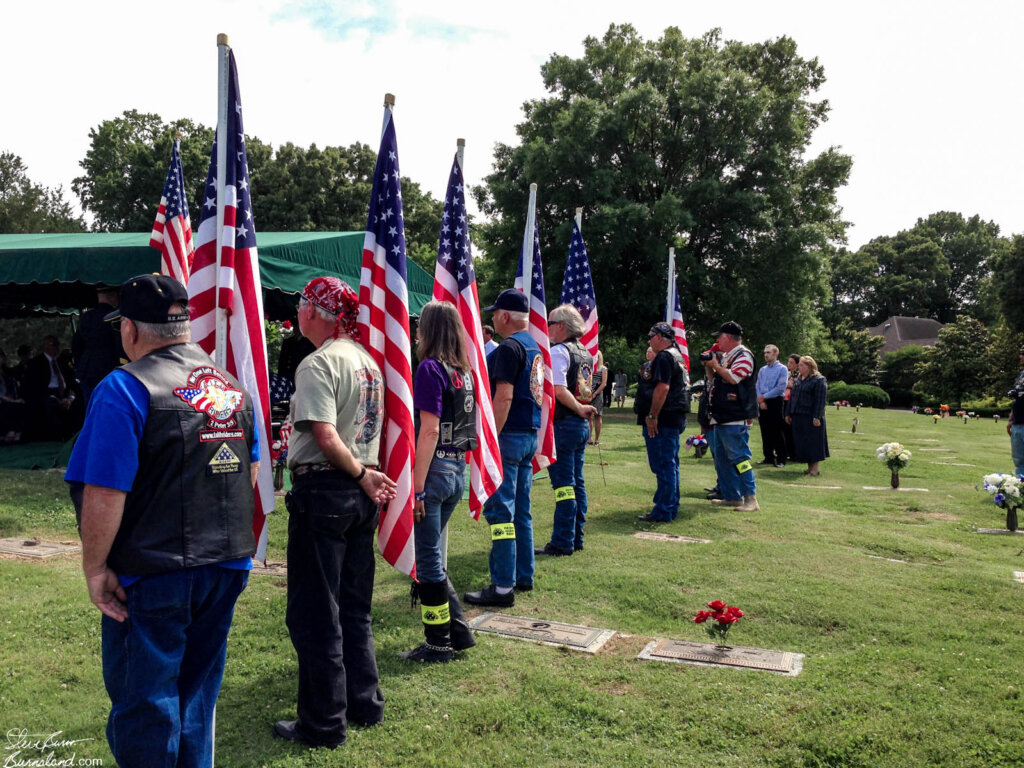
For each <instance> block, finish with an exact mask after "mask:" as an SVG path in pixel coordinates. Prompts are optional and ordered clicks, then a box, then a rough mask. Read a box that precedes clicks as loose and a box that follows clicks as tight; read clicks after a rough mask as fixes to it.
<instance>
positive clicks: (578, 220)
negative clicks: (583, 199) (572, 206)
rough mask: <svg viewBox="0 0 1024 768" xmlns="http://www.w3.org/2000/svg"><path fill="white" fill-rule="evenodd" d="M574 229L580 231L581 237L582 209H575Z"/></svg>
mask: <svg viewBox="0 0 1024 768" xmlns="http://www.w3.org/2000/svg"><path fill="white" fill-rule="evenodd" d="M576 229H578V230H579V231H580V234H581V235H582V234H583V209H582V208H577V209H576Z"/></svg>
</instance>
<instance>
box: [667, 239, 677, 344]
mask: <svg viewBox="0 0 1024 768" xmlns="http://www.w3.org/2000/svg"><path fill="white" fill-rule="evenodd" d="M675 294H676V249H675V248H669V249H668V295H667V296H666V297H665V322H666V323H668V324H669V325H672V310H673V309H674V308H675V304H676V302H675V298H676V296H675Z"/></svg>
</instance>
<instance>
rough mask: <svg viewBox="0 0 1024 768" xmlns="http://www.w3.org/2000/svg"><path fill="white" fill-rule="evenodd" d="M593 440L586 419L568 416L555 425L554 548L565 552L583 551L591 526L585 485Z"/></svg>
mask: <svg viewBox="0 0 1024 768" xmlns="http://www.w3.org/2000/svg"><path fill="white" fill-rule="evenodd" d="M589 439H590V424H588V423H587V420H586V419H580V418H578V417H576V416H566V417H565V418H564V419H559V420H558V421H556V422H555V451H556V452H557V453H558V461H556V462H555V463H554V464H552V465H551V466H550V467H549V468H548V476H549V477H550V478H551V487H552V488H554V489H555V524H554V527H553V528H552V530H551V546H552V547H554V548H555V549H560V550H562V551H563V552H572V551H573V550H576V549H583V525H584V524H585V523H586V522H587V487H586V486H585V485H584V484H583V459H584V456H583V454H584V453H585V452H586V450H587V440H589Z"/></svg>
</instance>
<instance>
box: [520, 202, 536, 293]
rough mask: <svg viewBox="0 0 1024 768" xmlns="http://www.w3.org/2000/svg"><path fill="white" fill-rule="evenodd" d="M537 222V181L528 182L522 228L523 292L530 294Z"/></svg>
mask: <svg viewBox="0 0 1024 768" xmlns="http://www.w3.org/2000/svg"><path fill="white" fill-rule="evenodd" d="M536 224H537V183H536V182H534V183H532V184H530V202H529V203H528V204H527V206H526V228H525V229H524V230H523V251H522V259H523V293H525V294H526V295H527V296H530V295H532V290H531V288H530V286H532V285H533V230H534V229H535V228H536Z"/></svg>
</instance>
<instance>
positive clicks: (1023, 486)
mask: <svg viewBox="0 0 1024 768" xmlns="http://www.w3.org/2000/svg"><path fill="white" fill-rule="evenodd" d="M981 483H982V486H983V487H984V489H985V490H986V491H988V492H989V493H990V494H991V495H992V501H994V502H995V503H996V506H997V507H1000V508H1001V509H1005V510H1006V530H1008V531H1016V530H1017V510H1018V509H1019V508H1020V507H1021V506H1022V505H1024V478H1021V477H1018V476H1017V475H1008V474H1005V473H1003V472H994V473H993V474H991V475H985V477H983V478H982V479H981Z"/></svg>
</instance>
